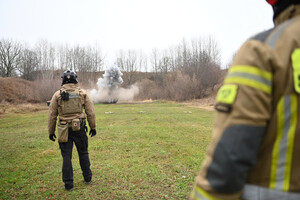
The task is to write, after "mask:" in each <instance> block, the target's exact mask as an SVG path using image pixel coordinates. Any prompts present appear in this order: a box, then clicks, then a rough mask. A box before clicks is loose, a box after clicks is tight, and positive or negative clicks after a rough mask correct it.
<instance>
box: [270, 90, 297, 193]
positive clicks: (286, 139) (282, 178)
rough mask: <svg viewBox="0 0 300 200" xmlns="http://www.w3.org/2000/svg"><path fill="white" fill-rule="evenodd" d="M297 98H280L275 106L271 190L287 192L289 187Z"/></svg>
mask: <svg viewBox="0 0 300 200" xmlns="http://www.w3.org/2000/svg"><path fill="white" fill-rule="evenodd" d="M297 113H298V103H297V96H296V95H291V96H285V97H282V98H281V99H280V100H279V102H278V105H277V135H276V141H275V143H274V146H273V152H272V164H271V178H270V185H269V187H270V188H271V189H279V190H282V191H288V190H289V187H290V178H291V167H292V154H293V149H294V138H295V131H296V126H297V120H298V119H297Z"/></svg>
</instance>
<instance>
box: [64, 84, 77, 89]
mask: <svg viewBox="0 0 300 200" xmlns="http://www.w3.org/2000/svg"><path fill="white" fill-rule="evenodd" d="M76 87H78V85H77V84H74V83H67V84H63V85H62V88H65V89H69V88H76Z"/></svg>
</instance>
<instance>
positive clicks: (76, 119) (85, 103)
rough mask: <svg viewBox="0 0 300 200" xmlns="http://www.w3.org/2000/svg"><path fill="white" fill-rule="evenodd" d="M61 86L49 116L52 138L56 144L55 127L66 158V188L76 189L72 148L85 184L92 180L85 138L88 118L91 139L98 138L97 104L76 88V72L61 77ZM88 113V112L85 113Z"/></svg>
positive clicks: (64, 158)
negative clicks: (76, 152)
mask: <svg viewBox="0 0 300 200" xmlns="http://www.w3.org/2000/svg"><path fill="white" fill-rule="evenodd" d="M61 78H62V87H61V89H60V90H58V91H57V92H55V93H54V95H53V97H52V99H51V103H50V108H49V115H48V132H49V139H50V140H52V141H55V138H56V135H55V127H56V120H57V116H58V115H59V122H58V125H57V132H58V137H57V140H58V142H59V147H60V149H61V155H62V157H63V167H62V176H63V177H62V179H63V182H64V183H65V189H66V190H71V189H73V168H72V149H73V142H74V143H75V145H76V148H77V151H78V155H79V162H80V167H81V170H82V174H83V177H84V181H85V183H90V182H91V180H92V171H91V169H90V160H89V153H88V138H87V135H86V131H87V127H86V118H87V121H88V123H89V126H90V133H89V134H90V135H91V137H93V136H95V135H96V123H95V121H96V118H95V112H94V104H93V102H92V101H91V99H90V98H89V96H88V95H87V94H86V92H85V91H84V90H82V89H80V88H79V87H78V85H77V83H78V81H77V75H76V73H75V72H73V71H70V70H68V71H65V72H64V73H63V75H62V77H61ZM83 109H84V110H85V113H84V112H83Z"/></svg>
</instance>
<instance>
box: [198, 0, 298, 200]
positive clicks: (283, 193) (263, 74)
mask: <svg viewBox="0 0 300 200" xmlns="http://www.w3.org/2000/svg"><path fill="white" fill-rule="evenodd" d="M282 1H283V2H287V0H282ZM271 2H274V3H276V2H278V1H276V0H275V1H271ZM290 2H293V3H291V4H290V5H289V6H287V7H286V8H285V9H283V10H282V12H280V14H278V16H276V17H275V18H274V22H275V27H274V28H272V29H271V30H268V31H265V32H263V33H261V34H258V35H256V36H254V37H253V38H251V39H249V40H248V41H246V42H245V43H244V44H243V45H242V46H241V48H240V49H239V51H238V53H237V55H236V56H235V58H234V60H233V65H232V66H231V67H230V69H229V70H228V73H227V76H226V78H225V80H224V85H223V86H222V87H221V88H220V90H219V92H218V95H217V99H216V107H215V108H216V110H217V113H216V118H215V126H214V130H213V139H212V143H211V145H210V147H209V149H208V151H207V156H206V159H205V161H204V163H203V166H202V169H201V171H200V173H199V174H198V176H197V178H196V183H195V186H194V189H193V192H192V199H201V200H218V199H225V200H234V199H253V200H254V199H255V200H256V199H257V200H263V199H270V200H271V199H272V200H275V199H280V200H285V199H286V200H287V199H288V200H293V199H300V145H299V144H300V4H299V3H300V1H299V0H296V1H290ZM276 5H277V4H276ZM274 11H275V10H274Z"/></svg>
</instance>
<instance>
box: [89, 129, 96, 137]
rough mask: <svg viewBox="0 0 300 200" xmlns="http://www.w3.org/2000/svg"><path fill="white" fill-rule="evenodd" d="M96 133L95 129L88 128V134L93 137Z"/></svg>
mask: <svg viewBox="0 0 300 200" xmlns="http://www.w3.org/2000/svg"><path fill="white" fill-rule="evenodd" d="M96 134H97V132H96V129H92V130H90V136H91V137H93V136H95V135H96Z"/></svg>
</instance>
